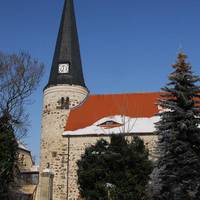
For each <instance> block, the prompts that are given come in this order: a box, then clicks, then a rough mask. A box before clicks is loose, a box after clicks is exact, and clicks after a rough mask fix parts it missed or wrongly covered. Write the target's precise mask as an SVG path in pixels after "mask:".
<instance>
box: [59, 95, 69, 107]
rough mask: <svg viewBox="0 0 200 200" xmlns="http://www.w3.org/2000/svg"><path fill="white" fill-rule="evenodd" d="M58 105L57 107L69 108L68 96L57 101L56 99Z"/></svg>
mask: <svg viewBox="0 0 200 200" xmlns="http://www.w3.org/2000/svg"><path fill="white" fill-rule="evenodd" d="M58 105H59V106H57V109H69V97H65V98H64V97H62V98H61V99H60V100H59V101H58Z"/></svg>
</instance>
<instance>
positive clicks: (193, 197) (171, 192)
mask: <svg viewBox="0 0 200 200" xmlns="http://www.w3.org/2000/svg"><path fill="white" fill-rule="evenodd" d="M186 58H187V56H186V55H185V54H183V53H180V54H179V55H178V59H177V62H176V64H174V65H173V68H174V69H175V70H174V72H172V73H171V74H170V75H169V80H170V82H169V83H168V84H167V86H166V87H164V88H163V89H162V90H163V91H164V93H163V94H162V97H161V99H160V100H159V105H160V106H161V107H162V108H163V109H164V111H163V112H162V113H160V116H161V120H160V122H159V123H158V124H157V131H158V138H159V140H158V149H159V152H160V158H159V160H158V164H157V167H156V168H155V170H154V172H153V179H152V188H153V199H154V200H165V199H167V200H198V199H200V128H199V125H200V101H199V100H200V94H199V92H200V87H199V86H197V82H198V81H199V80H200V79H199V77H198V76H195V75H193V73H192V71H191V66H190V64H189V63H187V62H186Z"/></svg>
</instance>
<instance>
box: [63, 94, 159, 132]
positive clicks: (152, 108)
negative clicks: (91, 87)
mask: <svg viewBox="0 0 200 200" xmlns="http://www.w3.org/2000/svg"><path fill="white" fill-rule="evenodd" d="M160 94H161V93H160V92H154V93H131V94H108V95H91V96H89V97H88V99H87V100H86V101H85V102H84V103H83V104H82V105H81V106H80V107H78V108H75V109H73V110H72V111H71V112H70V115H69V118H68V120H67V124H66V127H65V131H74V130H77V129H81V128H85V127H87V126H90V125H92V124H93V123H95V122H96V121H98V120H99V119H102V118H104V117H108V116H113V115H125V116H128V117H132V118H137V117H138V118H144V117H152V116H154V115H155V114H156V113H158V106H157V105H156V102H157V100H158V98H159V97H160Z"/></svg>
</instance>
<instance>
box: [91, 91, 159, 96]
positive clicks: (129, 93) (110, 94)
mask: <svg viewBox="0 0 200 200" xmlns="http://www.w3.org/2000/svg"><path fill="white" fill-rule="evenodd" d="M158 93H162V91H158V92H127V93H109V94H105V93H104V94H90V95H89V97H90V96H92V97H93V96H112V95H131V94H158Z"/></svg>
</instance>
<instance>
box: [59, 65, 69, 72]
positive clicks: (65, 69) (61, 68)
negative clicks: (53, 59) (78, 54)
mask: <svg viewBox="0 0 200 200" xmlns="http://www.w3.org/2000/svg"><path fill="white" fill-rule="evenodd" d="M58 72H59V73H60V74H66V73H69V63H65V64H59V66H58Z"/></svg>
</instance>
